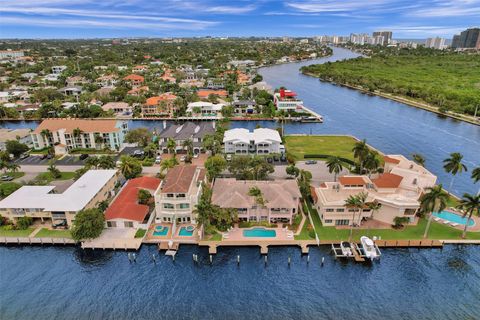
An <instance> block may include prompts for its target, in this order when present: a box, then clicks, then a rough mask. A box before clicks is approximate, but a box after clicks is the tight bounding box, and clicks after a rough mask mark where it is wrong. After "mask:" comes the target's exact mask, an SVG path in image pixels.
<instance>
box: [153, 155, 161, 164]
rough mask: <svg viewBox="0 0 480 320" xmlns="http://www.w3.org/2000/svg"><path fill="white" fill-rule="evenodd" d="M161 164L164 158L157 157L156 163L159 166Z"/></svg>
mask: <svg viewBox="0 0 480 320" xmlns="http://www.w3.org/2000/svg"><path fill="white" fill-rule="evenodd" d="M160 162H162V157H160V156H157V157H156V158H155V163H156V164H159V163H160Z"/></svg>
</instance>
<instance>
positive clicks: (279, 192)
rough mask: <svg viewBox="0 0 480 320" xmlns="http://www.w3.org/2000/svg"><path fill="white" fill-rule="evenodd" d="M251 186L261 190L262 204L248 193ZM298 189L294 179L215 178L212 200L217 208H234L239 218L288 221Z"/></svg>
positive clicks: (295, 205) (294, 210)
mask: <svg viewBox="0 0 480 320" xmlns="http://www.w3.org/2000/svg"><path fill="white" fill-rule="evenodd" d="M252 188H258V189H259V190H260V192H261V198H262V199H263V202H264V203H263V204H262V203H259V202H258V199H257V198H256V197H254V196H251V195H249V193H250V190H251V189H252ZM300 198H301V193H300V190H299V188H298V185H297V182H296V181H295V180H274V181H240V180H236V179H235V178H228V179H216V180H215V185H214V186H213V190H212V203H213V204H215V205H218V206H219V207H221V208H231V209H236V210H237V212H238V219H239V220H240V221H268V222H270V223H276V222H285V223H292V221H293V218H294V217H295V215H296V214H297V213H298V208H299V204H300Z"/></svg>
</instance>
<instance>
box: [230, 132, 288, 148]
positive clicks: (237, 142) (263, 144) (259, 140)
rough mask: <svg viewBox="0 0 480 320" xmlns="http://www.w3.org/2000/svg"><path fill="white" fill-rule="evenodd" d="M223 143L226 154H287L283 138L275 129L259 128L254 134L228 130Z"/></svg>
mask: <svg viewBox="0 0 480 320" xmlns="http://www.w3.org/2000/svg"><path fill="white" fill-rule="evenodd" d="M223 143H224V144H225V153H234V154H269V153H285V147H284V146H283V145H282V138H281V137H280V134H279V133H278V131H277V130H273V129H266V128H259V129H255V130H253V132H250V131H248V130H247V129H243V128H236V129H231V130H227V131H225V136H224V138H223Z"/></svg>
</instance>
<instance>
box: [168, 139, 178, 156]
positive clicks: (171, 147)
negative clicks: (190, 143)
mask: <svg viewBox="0 0 480 320" xmlns="http://www.w3.org/2000/svg"><path fill="white" fill-rule="evenodd" d="M176 147H177V143H176V142H175V140H173V139H172V138H168V140H167V149H168V152H170V153H173V156H175V154H176Z"/></svg>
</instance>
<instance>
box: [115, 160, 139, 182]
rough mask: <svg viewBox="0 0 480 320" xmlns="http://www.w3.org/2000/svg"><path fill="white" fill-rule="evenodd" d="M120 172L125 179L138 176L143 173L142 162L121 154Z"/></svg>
mask: <svg viewBox="0 0 480 320" xmlns="http://www.w3.org/2000/svg"><path fill="white" fill-rule="evenodd" d="M120 172H121V173H122V174H123V176H124V177H125V179H133V178H136V177H138V176H139V175H140V174H141V173H142V163H141V162H140V161H138V160H137V159H135V158H133V157H131V156H121V157H120Z"/></svg>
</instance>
